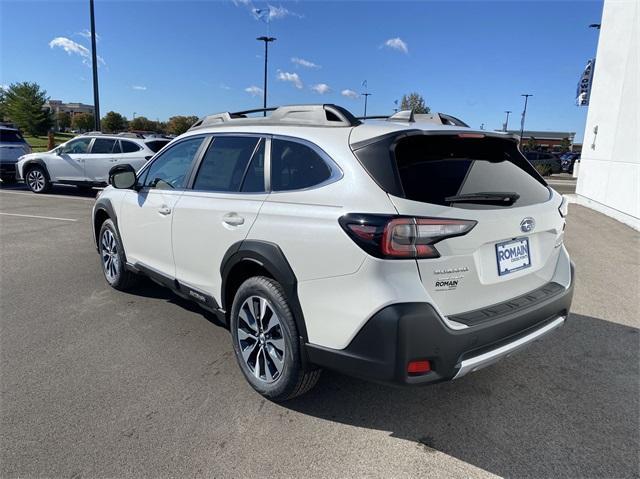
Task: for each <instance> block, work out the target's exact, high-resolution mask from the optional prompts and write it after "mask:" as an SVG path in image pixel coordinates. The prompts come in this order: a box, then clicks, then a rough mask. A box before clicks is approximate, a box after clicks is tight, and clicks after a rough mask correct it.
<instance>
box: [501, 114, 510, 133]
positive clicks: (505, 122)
mask: <svg viewBox="0 0 640 479" xmlns="http://www.w3.org/2000/svg"><path fill="white" fill-rule="evenodd" d="M505 113H506V114H507V119H506V120H505V121H504V127H503V128H502V131H507V130H508V129H509V115H510V114H511V110H505Z"/></svg>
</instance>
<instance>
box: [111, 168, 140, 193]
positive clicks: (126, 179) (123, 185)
mask: <svg viewBox="0 0 640 479" xmlns="http://www.w3.org/2000/svg"><path fill="white" fill-rule="evenodd" d="M137 183H138V177H137V176H136V170H134V169H133V166H131V165H116V166H114V167H113V168H111V169H110V170H109V184H110V185H111V186H113V187H114V188H118V189H121V190H128V189H131V188H133V187H134V186H136V184H137Z"/></svg>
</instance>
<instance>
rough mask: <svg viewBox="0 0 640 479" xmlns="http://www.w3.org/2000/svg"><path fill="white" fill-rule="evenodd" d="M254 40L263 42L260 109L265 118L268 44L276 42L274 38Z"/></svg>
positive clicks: (263, 37)
mask: <svg viewBox="0 0 640 479" xmlns="http://www.w3.org/2000/svg"><path fill="white" fill-rule="evenodd" d="M256 40H259V41H261V42H264V90H263V92H262V93H263V99H262V107H263V108H264V109H265V111H264V112H263V116H267V112H266V109H267V63H268V61H269V43H271V42H274V41H276V38H274V37H265V36H262V37H258V38H256Z"/></svg>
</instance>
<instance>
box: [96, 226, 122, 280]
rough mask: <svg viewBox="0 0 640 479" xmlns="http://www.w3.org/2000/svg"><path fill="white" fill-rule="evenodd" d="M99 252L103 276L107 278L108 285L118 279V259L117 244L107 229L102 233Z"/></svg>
mask: <svg viewBox="0 0 640 479" xmlns="http://www.w3.org/2000/svg"><path fill="white" fill-rule="evenodd" d="M100 250H101V256H102V267H103V269H104V274H105V276H106V277H107V281H109V283H113V282H114V281H116V280H117V279H118V273H119V271H120V258H119V256H118V243H117V241H116V238H115V236H114V235H113V233H112V232H111V230H109V229H105V230H104V232H103V233H102V240H101V241H100Z"/></svg>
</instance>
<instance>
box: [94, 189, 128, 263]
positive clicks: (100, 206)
mask: <svg viewBox="0 0 640 479" xmlns="http://www.w3.org/2000/svg"><path fill="white" fill-rule="evenodd" d="M99 213H103V214H106V215H107V217H108V218H109V219H110V220H111V221H113V225H114V226H115V228H116V230H117V231H118V236H120V238H121V240H122V235H121V234H120V229H119V228H118V216H117V215H116V209H115V208H114V207H113V204H112V203H111V200H110V199H109V198H104V197H103V198H98V199H97V200H96V203H95V205H94V207H93V214H92V218H91V225H92V228H93V238H94V240H95V243H96V248H98V233H100V231H98V230H97V228H96V217H97V216H98V214H99ZM123 254H124V257H125V259H126V257H127V255H126V253H125V252H124V251H123Z"/></svg>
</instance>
